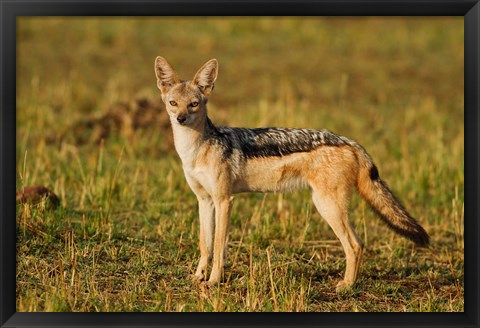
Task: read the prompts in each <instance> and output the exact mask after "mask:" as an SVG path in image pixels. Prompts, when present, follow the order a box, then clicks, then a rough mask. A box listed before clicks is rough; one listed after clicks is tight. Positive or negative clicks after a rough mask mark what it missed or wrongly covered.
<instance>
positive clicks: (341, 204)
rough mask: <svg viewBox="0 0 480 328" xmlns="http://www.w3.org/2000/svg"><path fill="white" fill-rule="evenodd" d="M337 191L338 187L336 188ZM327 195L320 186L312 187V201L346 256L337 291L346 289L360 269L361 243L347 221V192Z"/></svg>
mask: <svg viewBox="0 0 480 328" xmlns="http://www.w3.org/2000/svg"><path fill="white" fill-rule="evenodd" d="M337 192H338V189H337ZM332 196H333V195H331V194H330V195H328V194H327V193H325V192H323V191H322V190H321V189H320V188H316V189H315V188H314V189H313V194H312V198H313V202H314V204H315V207H316V208H317V210H318V211H319V212H320V215H321V216H322V217H323V218H324V219H325V221H327V223H328V224H329V226H330V227H331V228H332V230H333V232H334V233H335V235H336V236H337V237H338V239H339V240H340V242H341V244H342V246H343V250H344V252H345V256H346V262H347V265H346V270H345V277H344V279H343V280H342V281H340V282H339V283H338V284H337V288H336V290H337V292H339V291H341V290H343V289H348V288H349V287H351V286H352V285H353V284H354V283H355V281H356V280H357V276H358V271H359V269H360V261H361V257H362V249H363V245H362V242H361V241H360V239H359V238H358V236H357V234H356V233H355V231H354V230H353V228H352V226H351V225H350V223H349V222H348V213H347V209H348V206H347V205H348V200H349V194H348V192H345V193H343V192H341V193H340V195H336V196H340V197H335V196H333V197H332Z"/></svg>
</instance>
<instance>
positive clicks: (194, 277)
mask: <svg viewBox="0 0 480 328" xmlns="http://www.w3.org/2000/svg"><path fill="white" fill-rule="evenodd" d="M188 278H189V279H190V280H191V281H193V282H202V281H204V280H205V275H204V274H203V273H200V274H198V273H195V274H191V275H189V276H188Z"/></svg>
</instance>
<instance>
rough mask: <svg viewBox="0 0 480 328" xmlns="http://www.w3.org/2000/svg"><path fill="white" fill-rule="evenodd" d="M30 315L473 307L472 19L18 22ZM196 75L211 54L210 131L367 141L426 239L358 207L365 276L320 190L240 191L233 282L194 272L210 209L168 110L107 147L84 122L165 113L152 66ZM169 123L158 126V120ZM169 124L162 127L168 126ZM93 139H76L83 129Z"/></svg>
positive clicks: (23, 267)
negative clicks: (351, 268) (42, 191)
mask: <svg viewBox="0 0 480 328" xmlns="http://www.w3.org/2000/svg"><path fill="white" fill-rule="evenodd" d="M17 37H18V44H17V54H18V57H17V58H18V59H17V153H16V157H17V189H18V190H21V189H22V188H23V187H25V186H30V185H45V186H47V187H49V188H51V189H52V190H53V191H54V192H55V193H56V194H57V195H58V196H59V198H60V199H61V207H60V208H58V209H55V210H53V209H49V207H48V206H46V205H47V204H45V202H42V203H40V204H38V205H31V204H23V205H20V204H19V205H17V311H20V312H24V311H26V312H30V311H87V312H88V311H153V312H157V311H359V312H362V311H369V312H370V311H375V312H385V311H391V312H404V311H408V312H411V311H413V312H416V311H428V312H452V311H453V312H458V311H460V312H461V311H463V310H464V298H463V296H464V283H463V274H464V261H463V259H464V257H463V252H464V248H463V220H464V216H463V208H464V190H463V188H464V159H463V158H464V157H463V155H464V147H463V142H464V130H463V111H464V109H463V20H462V18H461V17H460V18H454V17H450V18H421V17H419V18H393V17H392V18H308V17H305V18H268V17H267V18H208V17H204V18H66V17H63V18H62V17H58V18H49V17H42V18H31V17H28V18H27V17H25V18H23V17H22V18H19V19H18V25H17ZM157 55H162V56H164V57H166V58H167V59H168V60H169V61H170V62H171V64H172V65H173V66H174V67H176V68H177V70H178V71H179V73H180V75H181V76H182V77H183V78H191V77H192V76H193V74H194V72H195V71H196V69H198V68H199V67H200V66H201V65H202V64H203V63H204V62H205V61H206V60H208V59H210V58H212V57H216V58H217V59H218V60H219V63H220V73H219V79H218V81H217V83H216V88H215V91H214V93H213V94H212V96H211V100H210V102H209V113H210V116H211V118H212V120H213V121H214V122H217V123H221V124H229V125H233V126H251V127H254V126H256V127H258V126H292V127H294V126H296V127H310V128H328V129H330V130H332V131H335V132H337V133H339V134H342V135H346V136H348V137H350V138H352V139H354V140H357V141H359V142H360V143H361V144H362V145H363V146H365V148H366V149H367V150H368V151H369V153H370V154H371V155H372V157H373V158H374V160H375V162H376V163H377V166H378V167H379V170H380V174H381V176H382V177H383V178H384V179H385V180H386V181H387V182H388V183H389V185H390V186H391V188H392V189H393V190H394V192H395V193H396V194H397V196H398V197H399V198H400V199H401V200H402V202H403V203H404V204H405V205H406V207H407V208H408V209H409V210H410V212H411V213H412V214H413V215H414V216H415V217H417V218H418V220H419V221H420V222H421V223H422V225H423V226H424V227H425V229H426V230H427V231H428V232H429V234H430V235H431V238H432V245H431V247H430V249H427V250H424V249H416V248H415V247H414V246H413V245H412V244H411V243H410V242H408V241H406V240H404V239H402V238H400V237H398V236H396V235H394V234H393V233H392V232H390V231H389V230H388V229H387V228H386V227H385V225H383V224H382V223H381V222H380V220H379V219H378V218H376V217H375V215H374V214H373V212H372V211H371V210H370V209H369V208H368V206H367V205H366V204H365V203H364V202H363V201H362V200H360V198H359V197H357V196H356V197H354V199H353V202H352V205H351V209H350V220H351V222H352V224H353V225H354V226H355V227H356V231H357V232H358V234H359V236H360V237H361V239H362V240H363V241H364V243H365V252H364V256H363V260H362V266H361V272H360V279H359V281H358V284H357V285H356V286H355V287H354V288H353V289H352V290H350V291H348V292H345V293H340V294H337V293H336V292H335V285H336V283H337V282H338V280H340V279H341V278H342V276H343V273H344V269H345V262H344V254H343V250H342V248H341V246H340V243H339V241H338V240H337V238H336V237H335V235H334V234H333V232H332V231H331V229H330V228H329V227H328V225H327V224H326V223H325V222H324V221H323V220H322V219H321V217H320V215H319V214H318V213H317V212H316V210H315V209H314V207H313V204H312V202H311V200H310V195H309V192H307V191H303V192H296V193H288V194H242V195H238V196H236V201H235V204H234V208H233V211H232V219H231V222H232V225H231V230H230V242H229V257H228V267H227V270H226V278H227V282H226V283H224V284H222V285H220V286H219V287H216V288H210V289H208V288H206V287H205V286H203V285H198V284H196V283H193V282H191V281H190V280H188V279H187V277H188V275H189V274H192V273H193V272H194V270H195V267H196V264H197V261H198V258H199V250H198V247H197V244H198V241H197V239H198V234H199V227H198V218H197V215H198V214H197V203H196V198H195V196H194V195H193V193H192V192H191V191H190V190H189V188H188V186H187V184H186V181H185V179H184V177H183V172H182V167H181V163H180V160H179V159H178V157H177V155H176V154H175V152H174V151H173V150H172V149H171V147H168V143H169V142H170V141H169V139H168V137H169V135H170V134H171V131H170V130H169V129H168V128H164V127H161V125H160V120H161V119H160V118H161V117H163V118H165V117H166V113H164V112H161V111H159V113H160V114H159V115H160V116H159V117H160V118H157V119H155V120H154V121H153V122H154V124H153V125H152V126H150V127H148V128H144V129H135V130H134V131H133V133H132V132H131V131H130V132H129V133H126V132H124V131H123V130H121V131H113V130H112V131H111V133H110V134H109V135H108V138H105V139H104V140H103V141H101V142H99V143H88V142H87V143H86V144H78V143H75V142H73V141H71V140H75V139H65V140H63V141H62V142H59V143H51V142H49V137H50V136H52V135H58V134H60V133H63V132H65V131H66V132H67V133H77V132H74V129H72V128H71V127H72V126H74V125H75V124H77V123H78V122H81V121H84V120H88V119H91V118H98V117H100V116H101V115H103V114H105V113H107V112H108V111H109V110H112V108H116V107H115V106H116V104H118V103H122V102H123V103H129V102H131V101H132V99H135V97H143V98H146V99H148V100H149V101H151V102H155V103H156V102H158V101H159V94H158V91H157V89H156V85H155V77H154V72H153V62H154V58H155V57H156V56H157ZM156 120H158V122H157V121H156ZM157 124H158V125H157ZM80 133H82V132H80Z"/></svg>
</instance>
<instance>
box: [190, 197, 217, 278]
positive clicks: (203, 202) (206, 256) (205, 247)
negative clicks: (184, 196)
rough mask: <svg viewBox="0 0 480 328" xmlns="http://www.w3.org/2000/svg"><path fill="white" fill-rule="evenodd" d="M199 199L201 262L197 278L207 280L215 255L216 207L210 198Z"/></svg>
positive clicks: (196, 274) (196, 273)
mask: <svg viewBox="0 0 480 328" xmlns="http://www.w3.org/2000/svg"><path fill="white" fill-rule="evenodd" d="M197 198H198V212H199V217H200V241H199V246H200V261H199V262H198V266H197V270H196V272H195V278H196V279H198V280H199V281H202V280H205V279H206V275H207V267H208V262H210V260H211V259H212V254H213V232H214V229H215V226H214V223H215V206H214V204H213V200H212V199H211V198H210V197H197Z"/></svg>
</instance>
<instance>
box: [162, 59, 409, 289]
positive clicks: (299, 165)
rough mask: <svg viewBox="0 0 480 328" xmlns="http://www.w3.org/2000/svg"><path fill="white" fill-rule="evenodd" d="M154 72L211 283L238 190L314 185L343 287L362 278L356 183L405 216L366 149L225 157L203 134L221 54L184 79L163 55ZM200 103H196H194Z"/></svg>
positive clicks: (218, 274) (202, 267)
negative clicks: (374, 175) (342, 260)
mask: <svg viewBox="0 0 480 328" xmlns="http://www.w3.org/2000/svg"><path fill="white" fill-rule="evenodd" d="M155 72H156V76H157V85H158V87H159V89H160V91H161V93H162V100H163V101H164V102H165V104H166V108H167V112H168V114H169V115H170V119H171V123H172V128H173V133H174V139H175V147H176V149H177V152H178V154H179V156H180V158H181V160H182V164H183V169H184V173H185V177H186V180H187V182H188V184H189V186H190V187H191V189H192V191H193V192H194V193H195V195H196V196H197V199H198V203H199V216H200V242H199V246H200V253H201V258H200V261H199V264H198V267H197V270H196V272H195V277H196V278H197V279H198V280H203V279H206V273H207V266H208V263H209V261H210V260H212V261H213V264H212V270H211V273H210V277H209V279H208V284H209V285H214V284H218V283H219V282H220V281H221V278H222V274H223V267H224V262H225V256H226V246H227V239H228V227H229V218H230V212H231V209H232V201H233V197H232V195H233V194H235V193H239V192H249V191H254V192H269V191H290V190H295V189H299V188H306V187H309V188H310V189H311V190H312V199H313V202H314V204H315V207H316V208H317V210H318V211H319V212H320V214H321V215H322V217H323V218H324V219H325V220H326V221H327V222H328V224H329V225H330V227H331V228H332V230H333V231H334V232H335V234H336V235H337V237H338V238H339V239H340V242H341V244H342V246H343V248H344V251H345V254H346V272H345V277H344V279H343V281H341V282H340V283H339V284H338V288H344V287H348V286H351V285H352V284H353V283H354V282H355V281H356V279H357V276H358V271H359V267H360V259H361V253H362V243H361V241H360V239H359V238H358V236H357V235H356V233H355V231H354V230H353V228H352V226H351V225H350V223H349V221H348V204H349V200H350V196H351V192H352V190H353V189H354V187H357V188H358V189H359V191H360V193H361V194H362V195H363V196H364V197H365V198H366V199H367V200H369V202H370V203H373V204H374V205H375V206H377V208H380V212H382V211H384V212H385V213H387V214H389V215H390V214H391V215H397V216H399V215H398V213H393V212H394V210H392V208H394V207H395V204H394V203H392V202H393V201H391V202H390V203H391V204H393V205H388V204H389V203H388V201H390V200H388V197H390V196H389V195H388V192H387V191H388V189H387V191H385V190H384V189H382V188H383V187H382V185H375V183H374V182H372V180H371V179H370V177H369V172H370V171H369V170H370V169H371V165H373V164H372V163H371V161H370V159H369V157H368V155H366V154H365V153H364V152H363V150H362V148H361V147H360V146H355V145H350V144H349V145H343V146H336V147H333V146H321V147H318V148H316V149H314V150H312V151H308V152H297V153H292V154H290V155H285V156H278V157H258V158H250V159H245V160H244V162H242V163H233V162H230V161H228V160H224V158H222V152H221V151H220V149H219V148H218V147H216V146H214V145H212V144H209V143H207V142H205V141H204V139H203V133H204V130H203V129H204V127H205V122H206V121H205V120H206V119H207V113H206V107H205V103H206V101H205V100H206V97H208V96H209V95H210V93H211V91H212V90H213V87H214V82H215V79H216V76H217V73H218V64H217V61H216V60H215V59H213V60H210V61H208V62H207V63H206V64H205V65H204V66H202V68H200V69H199V71H198V72H197V73H196V74H195V76H194V78H193V79H192V81H191V82H186V83H181V82H180V80H179V79H178V77H177V75H176V73H175V71H174V70H173V69H172V68H171V66H170V65H169V64H168V63H167V61H166V60H165V59H163V58H162V57H157V59H156V62H155ZM197 102H198V106H194V108H192V104H193V105H195V103H197ZM189 106H190V107H189ZM182 115H184V116H186V117H185V122H186V124H181V123H179V122H180V121H179V120H180V119H181V118H180V117H181V116H182ZM377 184H378V183H377ZM385 188H386V187H385ZM376 197H377V198H376ZM391 197H393V196H391ZM392 199H393V198H392ZM385 200H387V202H385ZM377 203H378V204H377ZM385 204H387V205H385ZM392 206H393V207H392ZM398 206H400V205H398ZM390 212H392V213H393V214H392V213H390ZM399 220H400V219H399ZM400 221H401V220H400Z"/></svg>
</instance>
